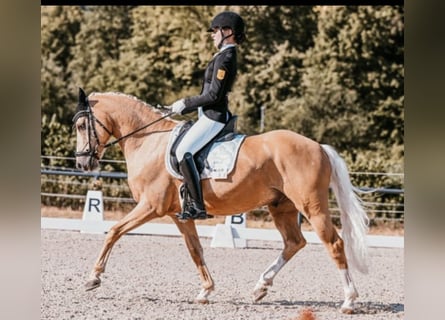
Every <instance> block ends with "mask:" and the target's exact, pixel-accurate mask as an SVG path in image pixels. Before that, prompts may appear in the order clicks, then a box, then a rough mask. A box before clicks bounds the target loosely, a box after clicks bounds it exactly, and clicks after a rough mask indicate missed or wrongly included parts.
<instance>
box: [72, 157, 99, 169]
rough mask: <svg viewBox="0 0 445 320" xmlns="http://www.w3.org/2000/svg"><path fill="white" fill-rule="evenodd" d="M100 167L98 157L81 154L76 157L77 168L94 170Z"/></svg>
mask: <svg viewBox="0 0 445 320" xmlns="http://www.w3.org/2000/svg"><path fill="white" fill-rule="evenodd" d="M97 167H99V160H98V159H97V158H96V157H91V156H81V157H76V168H77V169H80V170H83V171H92V170H95V169H96V168H97Z"/></svg>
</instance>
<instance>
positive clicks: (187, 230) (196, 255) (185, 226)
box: [172, 217, 215, 304]
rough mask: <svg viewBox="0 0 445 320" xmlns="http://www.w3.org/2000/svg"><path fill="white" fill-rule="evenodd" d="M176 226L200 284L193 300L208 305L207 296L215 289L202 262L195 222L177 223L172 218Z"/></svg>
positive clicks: (174, 218)
mask: <svg viewBox="0 0 445 320" xmlns="http://www.w3.org/2000/svg"><path fill="white" fill-rule="evenodd" d="M172 219H173V221H174V222H175V223H176V225H177V226H178V229H179V231H180V232H181V234H182V236H183V237H184V240H185V243H186V245H187V248H188V250H189V253H190V255H191V257H192V259H193V261H194V262H195V265H196V267H197V268H198V273H199V277H200V279H201V283H202V289H201V292H200V293H199V294H198V296H197V297H196V298H195V302H197V303H202V304H206V303H209V299H208V296H209V295H210V293H211V292H212V291H213V290H214V289H215V285H214V283H213V279H212V276H211V275H210V272H209V270H208V269H207V266H206V264H205V262H204V255H203V249H202V246H201V242H200V241H199V237H198V232H197V231H196V226H195V222H194V221H193V220H188V221H187V222H185V223H183V222H179V221H178V219H177V218H176V217H173V218H172Z"/></svg>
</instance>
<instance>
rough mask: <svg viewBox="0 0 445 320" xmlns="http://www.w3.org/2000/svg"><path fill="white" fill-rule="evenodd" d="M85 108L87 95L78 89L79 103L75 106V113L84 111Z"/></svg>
mask: <svg viewBox="0 0 445 320" xmlns="http://www.w3.org/2000/svg"><path fill="white" fill-rule="evenodd" d="M87 107H88V104H87V95H86V94H85V91H83V89H82V88H79V102H78V104H77V111H81V110H86V109H87Z"/></svg>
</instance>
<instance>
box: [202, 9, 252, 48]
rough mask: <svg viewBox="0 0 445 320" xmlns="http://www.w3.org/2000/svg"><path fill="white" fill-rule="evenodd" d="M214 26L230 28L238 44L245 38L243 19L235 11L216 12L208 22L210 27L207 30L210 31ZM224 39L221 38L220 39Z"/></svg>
mask: <svg viewBox="0 0 445 320" xmlns="http://www.w3.org/2000/svg"><path fill="white" fill-rule="evenodd" d="M215 28H219V29H223V28H230V29H232V31H233V34H234V35H235V41H236V43H238V44H241V43H242V42H243V41H244V40H245V39H246V35H245V34H244V28H245V24H244V21H243V19H242V18H241V17H240V16H239V15H238V14H237V13H235V12H231V11H224V12H221V13H219V14H217V15H216V16H215V17H214V18H213V20H212V22H211V24H210V28H209V29H208V30H207V31H208V32H212V31H213V30H214V29H215ZM229 36H230V35H229ZM226 38H227V37H226ZM224 39H225V38H224ZM224 39H222V41H223V40H224ZM222 41H221V43H222Z"/></svg>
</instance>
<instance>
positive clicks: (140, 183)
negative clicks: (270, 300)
mask: <svg viewBox="0 0 445 320" xmlns="http://www.w3.org/2000/svg"><path fill="white" fill-rule="evenodd" d="M164 111H165V110H164ZM171 115H172V113H167V114H166V113H165V112H163V111H162V110H160V109H159V108H156V107H154V106H151V105H149V104H148V103H146V102H144V101H142V100H140V99H139V98H137V97H135V96H132V95H128V94H124V93H121V92H102V93H98V92H93V93H91V94H89V95H88V96H87V95H86V94H85V92H84V91H83V90H82V89H80V88H79V102H78V106H77V113H76V115H75V116H74V118H73V123H74V124H73V126H74V128H75V131H76V139H77V143H76V153H75V156H76V167H77V168H78V169H81V170H84V171H91V170H95V169H97V167H98V166H99V160H100V159H101V158H102V156H103V154H104V152H105V150H106V148H107V147H109V146H110V145H112V144H119V146H120V148H121V150H122V151H123V155H124V157H125V161H126V164H127V176H128V185H129V188H130V190H131V193H132V196H133V198H134V200H135V201H136V205H135V207H134V208H133V209H132V210H131V211H130V212H129V213H128V214H127V215H125V216H124V217H123V218H122V219H121V220H119V221H118V222H117V223H116V224H115V225H114V226H112V227H111V228H110V230H109V232H108V233H107V234H106V237H105V240H104V244H103V247H102V250H101V251H100V253H99V256H98V259H97V261H96V262H95V264H94V267H93V270H92V271H91V274H90V276H89V278H88V280H87V282H86V284H85V287H86V290H93V289H95V288H97V287H99V286H100V284H101V279H100V275H101V274H102V273H103V272H104V271H105V266H106V264H107V262H108V259H109V257H110V252H111V249H112V248H113V245H114V244H115V243H116V241H118V239H119V238H120V237H121V236H122V235H124V234H126V233H127V232H129V231H130V230H132V229H134V228H136V227H138V226H141V225H142V224H144V223H146V222H148V221H150V220H152V219H154V218H158V217H162V216H166V215H167V216H169V217H170V218H171V219H172V220H173V222H174V223H175V224H176V226H177V228H178V229H179V231H180V233H181V234H182V237H183V239H184V241H185V244H186V247H187V249H188V251H189V253H190V255H191V258H192V260H193V262H194V263H195V265H196V268H197V271H198V274H199V276H200V280H201V290H200V292H199V293H198V295H197V296H196V298H195V300H194V302H195V303H202V304H206V303H209V298H208V297H209V295H210V293H211V292H212V291H213V290H214V281H213V279H212V276H211V274H210V272H209V269H208V267H207V265H206V263H205V260H204V255H203V248H202V245H201V243H200V239H199V237H198V234H197V230H196V225H195V222H194V220H186V221H185V222H184V221H180V220H178V218H177V217H176V214H177V213H178V212H180V210H181V204H180V200H179V199H180V197H179V188H180V185H181V182H182V181H181V180H180V179H178V178H177V177H173V176H172V175H171V174H170V173H169V172H168V171H167V170H166V166H165V162H164V159H165V157H164V155H165V152H166V146H167V143H168V141H169V136H170V134H171V132H172V130H173V128H175V127H176V126H177V125H178V123H181V121H179V120H175V119H173V118H171ZM182 122H183V121H182ZM113 137H114V138H113ZM110 139H115V140H114V141H111V142H110ZM330 189H332V191H333V193H334V195H335V197H336V201H337V203H338V206H339V210H340V221H341V224H342V236H341V237H340V235H339V234H338V232H337V231H336V229H335V227H334V225H333V223H332V221H331V217H330V212H329V209H328V197H329V190H330ZM202 190H203V195H204V201H205V207H206V210H207V211H208V212H209V213H210V214H212V215H217V216H229V215H234V214H239V213H243V212H247V211H249V210H253V209H255V208H259V207H262V206H267V207H268V210H269V213H270V215H271V217H272V219H273V222H274V224H275V226H276V228H277V229H278V231H279V232H280V234H281V236H282V238H283V245H284V248H283V249H282V251H281V252H280V254H279V256H278V257H277V258H276V259H275V260H274V261H273V262H272V263H271V264H270V266H268V267H267V268H266V269H265V271H264V272H263V273H262V274H261V275H260V277H259V280H258V281H257V283H256V285H255V287H254V288H253V300H254V301H255V302H257V301H260V300H261V299H263V298H264V297H265V296H266V295H267V291H268V288H269V287H271V286H272V284H273V280H274V278H275V276H276V275H277V274H278V272H279V271H280V269H281V268H282V267H283V266H284V265H285V264H286V263H287V262H288V261H289V260H290V259H291V258H292V257H293V256H294V255H295V254H296V253H297V252H298V251H299V250H300V249H302V248H303V247H304V246H305V245H306V240H305V238H304V236H303V234H302V232H301V230H300V228H299V226H298V221H297V219H298V213H299V212H300V213H301V214H303V215H304V217H305V218H306V219H307V220H308V221H309V222H310V224H311V225H312V227H313V229H314V230H315V232H316V234H317V235H318V237H319V238H320V240H321V242H322V243H323V244H324V246H325V247H326V249H327V252H328V254H329V255H330V257H331V258H332V260H333V262H334V263H335V265H336V267H337V270H338V272H339V275H340V278H341V284H342V287H343V291H344V302H343V303H342V305H341V307H340V311H341V312H343V313H352V312H353V310H354V301H355V300H356V298H357V297H358V292H357V289H356V287H355V284H354V282H353V280H352V277H351V273H352V272H351V271H350V266H351V268H355V269H356V270H358V271H360V272H362V273H367V272H368V267H367V264H368V262H367V260H368V259H367V245H366V239H365V238H366V234H367V231H368V225H369V220H368V217H367V214H366V212H365V210H364V206H363V202H362V201H361V199H360V197H359V195H358V191H359V190H358V189H357V188H355V187H354V186H352V184H351V181H350V176H349V172H348V168H347V166H346V163H345V161H344V160H343V159H342V158H341V156H340V155H339V154H338V153H337V152H336V151H335V150H334V148H333V147H331V146H329V145H325V144H319V143H317V142H315V141H314V140H312V139H309V138H307V137H305V136H303V135H300V134H298V133H295V132H293V131H290V130H282V129H280V130H273V131H269V132H265V133H262V134H258V135H251V136H246V138H245V140H244V141H243V143H242V145H241V147H240V150H239V154H238V159H237V161H236V165H235V167H234V169H233V171H232V172H231V173H230V174H229V175H228V176H227V178H226V179H218V180H216V179H204V180H202Z"/></svg>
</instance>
